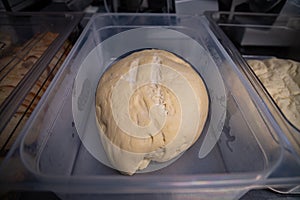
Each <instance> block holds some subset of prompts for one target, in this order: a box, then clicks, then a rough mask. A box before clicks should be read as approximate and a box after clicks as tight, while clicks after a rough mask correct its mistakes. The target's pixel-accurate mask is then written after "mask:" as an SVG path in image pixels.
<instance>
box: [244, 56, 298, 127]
mask: <svg viewBox="0 0 300 200" xmlns="http://www.w3.org/2000/svg"><path fill="white" fill-rule="evenodd" d="M248 63H249V65H250V67H251V68H252V69H253V71H254V73H255V74H256V75H257V77H258V78H259V80H260V81H261V82H262V84H263V85H264V87H265V88H266V89H267V91H268V92H269V93H270V95H271V96H272V98H273V99H274V101H275V102H276V104H277V105H278V107H279V108H280V109H281V111H282V113H283V114H284V115H285V117H286V118H287V119H288V120H289V121H290V122H291V123H292V124H293V125H294V126H295V127H296V128H298V129H300V63H299V62H295V61H292V60H285V59H278V58H271V59H266V60H248Z"/></svg>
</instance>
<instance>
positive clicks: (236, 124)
mask: <svg viewBox="0 0 300 200" xmlns="http://www.w3.org/2000/svg"><path fill="white" fill-rule="evenodd" d="M141 28H142V29H147V30H160V31H162V30H167V31H168V30H170V31H171V32H172V31H175V32H177V33H179V35H184V37H179V38H178V37H177V36H176V37H172V35H170V34H167V35H166V34H159V33H161V32H160V31H156V33H157V34H144V36H143V37H145V38H146V39H145V40H144V42H145V43H140V42H137V43H135V42H136V41H140V40H138V37H134V36H135V35H132V34H129V36H130V38H128V37H123V38H122V37H120V38H119V39H120V40H119V43H117V44H118V45H113V46H110V45H106V47H105V48H104V46H105V45H103V43H105V41H107V40H109V39H111V38H112V37H115V36H118V35H119V34H124V33H126V32H127V33H128V31H133V30H136V29H141ZM145 33H146V32H145ZM187 38H188V40H186V39H187ZM180 39H181V40H180ZM186 41H194V42H195V43H196V44H197V45H200V46H201V47H202V50H201V51H199V49H195V48H194V46H193V45H190V43H189V42H186ZM167 43H172V44H173V45H172V46H170V48H169V49H166V50H169V51H171V52H176V53H177V54H178V55H179V56H182V57H184V58H185V59H186V60H188V61H189V62H191V63H194V62H193V60H195V58H196V60H198V58H199V57H200V58H203V59H200V63H198V64H194V67H195V69H196V70H197V72H198V73H200V75H202V76H203V75H204V74H205V73H204V72H205V70H207V71H209V70H211V66H210V65H209V63H211V64H213V65H215V66H216V69H217V70H218V71H219V74H220V75H221V80H222V81H223V84H224V87H225V93H226V96H223V97H220V96H218V95H214V94H213V92H214V90H212V85H211V84H208V83H211V82H210V81H211V80H209V78H208V76H203V79H204V81H205V83H206V84H207V88H208V90H209V96H210V101H211V102H212V101H217V102H220V104H223V105H224V106H225V107H226V115H225V121H224V124H223V126H222V127H221V130H222V131H221V133H220V135H219V136H218V138H217V143H216V144H214V145H213V146H212V148H211V150H210V151H207V152H206V154H200V155H202V156H199V152H200V150H201V147H202V146H203V145H204V144H205V140H206V138H208V140H210V139H211V140H215V139H216V137H215V136H216V135H215V134H214V133H218V131H216V130H211V129H209V124H210V121H212V120H214V119H213V118H212V116H213V115H212V114H211V113H210V114H209V118H208V122H207V125H206V126H205V128H204V130H203V132H202V134H201V136H200V138H199V140H197V142H196V143H195V144H194V145H193V146H192V147H191V148H190V149H189V150H187V151H186V152H184V153H183V155H182V156H181V157H180V158H178V159H177V160H176V161H175V162H173V163H172V164H171V165H168V166H167V167H164V168H161V169H159V170H155V171H152V172H147V173H140V174H136V175H134V176H124V175H121V174H120V173H119V172H117V171H116V170H114V169H111V168H109V167H107V166H105V165H103V164H102V163H101V162H99V160H97V158H95V156H93V155H92V154H91V153H90V151H89V150H88V149H87V148H86V146H85V145H84V143H83V142H82V140H81V139H80V131H81V130H80V129H81V128H80V127H83V129H84V128H85V126H84V125H83V126H79V125H78V124H76V123H75V119H74V117H73V114H74V113H73V111H72V98H73V96H74V91H76V90H75V89H74V87H75V85H76V84H77V83H78V82H77V83H75V81H76V76H77V74H78V72H79V70H80V69H82V67H81V66H82V64H83V63H84V62H86V58H87V57H89V55H90V53H91V52H94V53H95V55H97V56H94V57H93V59H94V61H93V62H92V63H94V64H95V65H100V69H101V71H99V74H98V76H100V75H101V73H102V72H103V71H104V69H105V68H106V67H107V66H108V65H109V63H111V62H113V61H114V60H115V59H117V57H116V56H118V54H114V53H113V52H117V51H118V50H119V51H121V52H122V51H125V52H126V51H128V46H130V47H134V48H136V47H137V46H135V45H138V47H139V49H141V48H142V47H144V48H163V47H165V48H166V46H164V45H165V44H167ZM176 44H177V45H176ZM102 47H103V48H102ZM106 48H107V49H106ZM95 49H96V50H95ZM233 59H234V58H232V57H230V56H229V54H228V53H227V52H226V50H225V49H224V47H223V46H222V45H221V43H220V42H219V41H218V39H217V37H215V35H214V34H213V32H212V29H211V27H210V23H209V21H208V20H207V19H206V18H205V17H204V16H180V15H170V14H165V15H155V14H135V15H131V14H96V15H94V16H93V18H92V19H91V20H90V22H89V23H88V25H87V26H86V28H85V30H84V31H83V33H82V35H81V36H80V38H79V39H78V41H77V43H76V44H75V46H74V48H73V49H72V51H71V53H70V54H69V56H68V58H67V59H66V61H65V62H64V64H63V66H62V68H61V70H60V71H59V72H58V75H57V76H56V77H55V79H54V81H53V82H52V83H51V85H50V87H49V90H47V91H46V94H45V95H44V96H43V97H42V99H41V101H40V102H39V104H38V106H37V108H36V109H35V111H34V113H33V114H32V115H31V117H30V120H29V122H28V123H27V124H26V127H25V128H24V130H23V131H22V133H21V135H20V137H19V138H18V140H17V142H16V143H15V144H14V146H13V148H12V149H11V151H10V152H9V154H8V156H7V157H6V159H5V160H4V162H3V163H2V165H1V170H0V173H1V176H0V177H1V183H0V184H1V188H3V189H6V190H9V189H22V190H27V189H30V190H51V191H54V192H56V193H57V194H59V195H61V196H62V197H65V198H73V197H74V198H75V196H73V195H72V194H74V195H75V194H81V195H80V197H89V198H100V197H115V198H118V197H120V195H122V198H123V197H124V198H131V197H132V195H133V194H135V195H136V194H139V195H141V196H144V197H149V196H152V197H158V196H159V195H160V194H162V193H164V194H167V195H166V196H167V197H166V198H170V199H171V198H172V197H174V196H177V197H178V198H180V197H186V196H187V195H188V196H189V197H195V198H196V197H197V198H203V199H219V198H226V199H237V198H239V197H240V196H242V195H243V194H244V193H246V192H247V191H248V190H249V189H251V188H261V187H266V186H267V185H275V184H280V185H286V184H295V183H298V182H299V176H293V177H290V176H285V177H281V178H278V177H277V178H273V179H269V176H270V174H272V172H274V170H276V169H277V168H278V166H280V164H281V163H282V162H283V161H284V160H283V155H284V152H285V151H284V142H283V141H282V139H281V137H279V135H278V130H277V127H276V126H275V125H274V123H273V121H272V119H271V118H269V116H268V113H266V111H265V110H263V109H262V108H264V104H263V102H262V101H261V100H260V97H259V95H258V94H257V93H256V91H255V89H254V87H253V86H252V84H250V83H249V81H248V79H247V78H246V77H245V76H244V75H243V73H242V70H241V68H240V67H239V66H237V65H236V64H235V62H234V61H233ZM86 68H87V71H88V68H89V67H88V66H86ZM84 85H85V87H86V84H84V81H83V84H82V85H80V84H79V87H83V86H84ZM76 87H77V86H76ZM88 88H89V87H88ZM79 91H85V92H83V93H82V94H84V95H83V96H84V98H83V99H84V101H83V102H85V103H84V105H85V106H93V105H92V104H89V102H90V101H89V100H91V99H92V98H94V94H93V93H92V92H87V91H93V90H92V87H90V88H89V90H87V91H86V90H80V89H79ZM75 94H76V92H75ZM79 94H80V93H79ZM215 97H217V98H215ZM210 105H213V104H212V103H211V104H210ZM210 110H212V107H210ZM87 121H88V120H87ZM85 122H86V121H83V123H85ZM217 128H220V127H217ZM212 133H213V134H212ZM86 134H88V133H86ZM98 141H99V139H98ZM67 193H68V194H67ZM92 195H93V196H92ZM77 197H78V196H77Z"/></svg>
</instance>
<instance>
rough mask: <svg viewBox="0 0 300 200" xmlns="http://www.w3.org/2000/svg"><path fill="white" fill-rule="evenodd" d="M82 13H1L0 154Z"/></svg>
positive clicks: (51, 72)
mask: <svg viewBox="0 0 300 200" xmlns="http://www.w3.org/2000/svg"><path fill="white" fill-rule="evenodd" d="M81 17H82V15H81V14H80V13H74V14H66V13H65V14H57V13H56V14H53V13H52V14H51V13H39V14H38V13H0V27H1V29H0V42H1V50H0V59H1V64H0V70H1V71H0V72H1V73H0V86H1V98H0V118H1V121H0V133H1V135H0V151H1V157H2V156H4V155H5V154H6V152H7V151H8V150H9V148H10V147H11V145H12V144H13V142H14V140H15V138H16V137H17V133H18V132H19V131H20V130H21V128H22V126H23V125H24V123H25V121H26V119H27V118H28V116H29V115H30V113H31V112H32V110H33V109H34V106H35V105H36V104H37V101H38V100H39V99H40V97H41V95H42V93H43V92H44V91H45V90H46V88H47V86H48V85H49V83H50V82H51V80H52V79H53V76H54V75H55V73H56V72H57V71H58V69H59V67H60V65H61V64H62V62H63V60H64V59H65V57H66V55H67V54H68V52H69V51H70V49H71V48H72V42H74V41H72V39H74V38H75V35H76V31H77V32H78V29H76V26H77V25H78V23H79V20H80V19H81ZM71 33H72V34H73V36H74V37H73V38H72V37H69V36H70V35H71Z"/></svg>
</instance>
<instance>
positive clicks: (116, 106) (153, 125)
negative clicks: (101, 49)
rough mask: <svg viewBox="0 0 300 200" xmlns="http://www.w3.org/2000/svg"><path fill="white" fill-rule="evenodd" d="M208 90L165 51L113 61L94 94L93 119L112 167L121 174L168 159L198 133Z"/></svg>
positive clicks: (196, 76)
mask: <svg viewBox="0 0 300 200" xmlns="http://www.w3.org/2000/svg"><path fill="white" fill-rule="evenodd" d="M208 104H209V100H208V94H207V91H206V87H205V85H204V83H203V81H202V79H201V77H200V76H199V75H198V74H197V72H196V71H195V70H194V69H193V68H192V67H191V66H190V65H189V64H188V63H187V62H185V61H184V60H183V59H181V58H179V57H177V56H175V55H174V54H172V53H170V52H167V51H164V50H155V49H151V50H142V51H138V52H135V53H132V54H130V55H129V56H127V57H125V58H123V59H121V60H119V61H118V62H116V63H114V64H113V65H112V66H111V67H110V68H108V69H107V70H106V71H105V72H104V74H103V75H102V77H101V79H100V81H99V84H98V88H97V92H96V118H97V122H98V123H97V124H98V128H99V133H100V136H101V141H102V144H103V147H104V149H105V152H106V155H107V157H108V159H109V161H110V163H111V165H112V166H113V167H114V168H116V169H117V170H119V171H121V172H124V173H126V174H130V175H131V174H133V173H135V172H136V171H137V170H139V169H144V168H146V167H147V166H148V164H149V163H150V161H151V160H153V161H157V162H165V161H168V160H170V159H172V158H174V157H176V156H177V155H179V154H180V153H182V152H183V151H185V150H186V149H188V148H189V147H190V146H191V145H192V144H193V143H194V142H195V141H196V140H197V139H198V137H199V136H200V134H201V132H202V129H203V127H204V124H205V121H206V118H207V114H208Z"/></svg>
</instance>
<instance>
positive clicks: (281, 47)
mask: <svg viewBox="0 0 300 200" xmlns="http://www.w3.org/2000/svg"><path fill="white" fill-rule="evenodd" d="M206 16H207V18H208V19H209V21H210V22H211V25H212V26H211V27H212V29H213V32H214V34H215V35H216V37H217V38H219V40H220V41H221V43H222V45H223V46H224V47H225V49H226V50H227V52H228V53H229V55H230V56H231V57H232V58H233V60H234V62H235V63H236V64H237V65H238V66H240V67H241V70H242V71H243V72H244V74H245V76H246V77H247V78H248V79H249V81H250V82H251V84H252V85H253V86H254V87H255V90H256V91H257V93H258V94H259V95H260V98H261V101H263V102H264V104H265V110H266V113H269V118H270V119H273V122H274V124H275V126H277V127H278V128H277V132H278V135H279V136H280V137H281V138H282V141H284V142H283V143H284V149H285V151H284V159H283V160H284V161H283V162H282V163H281V164H280V166H279V167H278V169H276V170H275V171H274V172H273V173H272V175H271V177H286V176H289V177H293V176H299V173H300V165H299V163H300V130H298V129H297V128H296V127H295V126H293V124H292V123H290V122H289V120H288V119H287V118H286V117H285V116H284V114H283V112H282V111H281V110H280V108H279V107H278V105H277V104H276V103H275V101H274V100H273V99H272V97H271V96H270V95H269V93H268V92H267V90H266V88H265V87H264V85H263V84H262V83H261V82H260V81H259V79H258V77H257V76H256V75H255V73H254V72H253V71H252V70H251V68H250V67H249V66H248V64H247V62H246V61H247V60H249V59H255V60H264V59H269V58H272V57H277V58H280V59H292V60H295V61H298V62H299V61H300V55H299V53H298V52H299V49H300V43H299V41H298V40H297V37H298V35H299V34H300V26H299V24H300V17H299V16H288V15H278V14H255V13H228V12H207V13H206ZM225 34H226V35H225ZM229 39H230V40H229ZM276 191H278V192H283V193H299V192H300V190H299V184H297V185H291V186H290V187H286V188H285V187H281V188H280V189H276Z"/></svg>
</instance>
